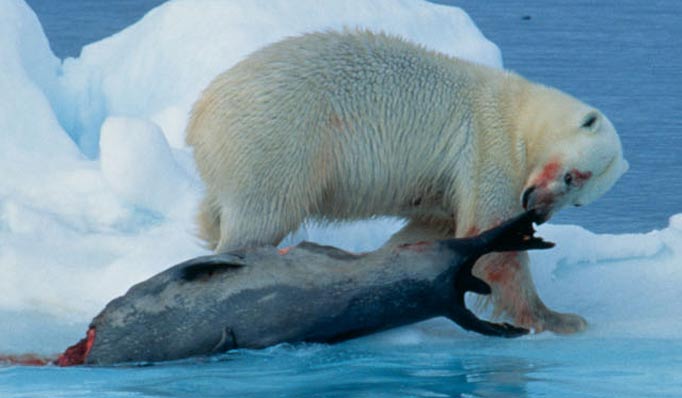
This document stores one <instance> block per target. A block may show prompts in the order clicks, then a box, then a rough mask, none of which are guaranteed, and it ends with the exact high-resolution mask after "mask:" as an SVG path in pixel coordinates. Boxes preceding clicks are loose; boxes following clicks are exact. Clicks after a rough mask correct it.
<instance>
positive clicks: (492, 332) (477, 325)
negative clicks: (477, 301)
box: [449, 307, 529, 337]
mask: <svg viewBox="0 0 682 398" xmlns="http://www.w3.org/2000/svg"><path fill="white" fill-rule="evenodd" d="M449 318H450V319H451V320H452V321H453V322H455V323H456V324H458V325H459V326H461V327H462V328H463V329H466V330H470V331H472V332H476V333H480V334H483V335H486V336H497V337H519V336H523V335H524V334H528V332H529V330H528V329H524V328H519V327H516V326H514V325H510V324H508V323H493V322H488V321H484V320H482V319H479V318H478V317H477V316H476V315H474V313H473V312H471V311H469V310H468V309H466V308H464V307H459V308H458V310H456V311H453V312H452V313H451V314H450V316H449Z"/></svg>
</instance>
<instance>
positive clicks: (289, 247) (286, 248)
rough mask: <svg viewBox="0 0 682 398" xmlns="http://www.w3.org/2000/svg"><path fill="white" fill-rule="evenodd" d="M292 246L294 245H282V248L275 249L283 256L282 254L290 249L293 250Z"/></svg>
mask: <svg viewBox="0 0 682 398" xmlns="http://www.w3.org/2000/svg"><path fill="white" fill-rule="evenodd" d="M294 247H295V246H287V247H283V248H281V249H279V250H277V253H279V254H280V255H281V256H283V255H285V254H287V253H289V252H290V251H291V250H293V248H294Z"/></svg>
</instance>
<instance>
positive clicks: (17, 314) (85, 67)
mask: <svg viewBox="0 0 682 398" xmlns="http://www.w3.org/2000/svg"><path fill="white" fill-rule="evenodd" d="M341 26H350V27H353V26H359V27H369V28H372V29H375V30H378V29H381V30H384V31H386V32H390V33H394V34H400V35H403V36H406V37H408V38H411V39H412V40H414V41H417V42H420V43H423V44H425V45H427V46H428V47H431V48H435V49H437V50H440V51H443V52H445V53H449V54H455V55H459V56H462V57H465V58H468V59H470V60H473V61H476V62H481V63H485V64H488V65H492V66H498V67H499V66H501V59H500V54H499V51H498V50H497V48H496V47H495V46H494V45H493V44H492V43H490V42H488V41H487V40H485V38H484V37H483V36H482V35H481V33H480V32H479V31H478V30H477V29H476V27H475V25H474V24H473V23H472V22H471V20H470V19H469V18H468V16H467V15H466V14H465V13H464V12H462V11H461V10H459V9H456V8H452V7H444V6H438V5H434V4H429V3H425V2H419V1H408V0H377V1H371V2H356V1H350V0H348V1H342V0H337V1H328V2H317V1H315V0H302V1H297V2H288V1H287V2H285V1H284V0H280V1H267V2H265V1H250V0H242V1H230V2H202V3H200V4H198V3H197V2H195V1H190V0H184V1H183V0H176V1H171V2H169V3H166V4H164V5H162V6H160V7H158V8H157V9H155V10H153V11H151V12H150V13H149V14H148V15H147V16H145V17H144V18H143V19H142V20H141V21H139V22H138V23H136V24H135V25H133V26H131V27H129V28H127V29H125V30H123V31H122V32H119V33H118V34H115V35H113V36H111V37H109V38H107V39H105V40H102V41H100V42H97V43H93V44H91V45H89V46H86V47H85V48H84V49H83V52H82V55H81V57H80V58H77V59H67V60H65V61H64V62H63V63H61V64H60V62H59V60H58V59H56V58H55V56H54V55H53V54H52V53H51V52H50V49H49V46H48V43H47V40H46V38H45V35H44V33H43V31H42V28H41V26H40V25H39V23H38V21H37V19H36V17H35V15H34V14H33V12H32V11H31V10H30V9H29V8H28V7H27V6H26V5H25V4H24V3H23V2H21V1H20V0H10V1H2V2H0V59H2V60H3V62H2V63H0V105H1V106H0V134H2V135H3V139H2V140H0V170H2V178H1V179H0V274H1V275H2V278H0V292H2V298H1V299H0V352H3V353H4V352H24V351H40V352H52V351H59V350H61V349H63V348H64V347H65V346H66V345H68V344H71V343H73V342H74V341H76V339H78V338H79V337H80V335H81V334H82V332H83V331H84V330H85V325H86V323H87V322H88V321H89V319H90V318H91V317H92V316H94V315H95V314H96V313H97V312H98V311H99V310H100V309H101V308H102V307H103V305H104V304H105V303H106V302H107V301H109V300H110V299H112V298H113V297H115V296H117V295H119V294H122V293H123V292H125V290H126V289H127V288H128V287H129V286H130V285H132V284H133V283H135V282H138V281H140V280H143V279H145V278H147V277H149V276H151V275H152V274H154V273H156V272H159V271H161V270H163V269H164V268H166V267H168V266H170V265H172V264H175V263H177V262H180V261H182V260H183V259H186V258H189V257H193V256H197V255H201V254H205V253H206V251H205V250H204V249H202V247H201V245H200V243H199V242H198V240H197V239H195V238H194V235H193V233H194V231H193V222H192V218H193V214H194V207H195V206H196V204H197V202H198V199H199V192H200V190H201V184H200V182H199V180H198V179H197V177H196V171H195V170H194V167H193V164H192V161H191V154H190V153H189V151H188V150H187V148H185V146H184V143H183V135H184V134H183V130H184V125H185V123H186V121H187V114H188V112H189V109H190V106H191V103H192V101H193V100H194V99H195V98H196V97H197V96H198V94H199V92H200V90H201V89H202V88H203V87H204V86H205V85H206V84H207V83H208V82H209V81H210V80H211V79H212V78H213V77H214V76H215V75H216V74H217V73H219V72H221V71H222V70H224V69H226V68H228V67H229V66H230V65H232V64H234V63H235V62H237V61H238V60H239V59H241V58H242V57H244V56H245V55H246V54H248V53H249V52H251V51H253V50H255V49H256V48H258V47H259V46H262V45H263V44H266V43H268V42H272V41H275V40H277V39H279V38H282V37H284V36H287V35H293V34H297V33H301V32H306V31H312V30H321V29H329V28H340V27H341ZM400 226H401V222H400V221H398V220H393V219H382V220H374V221H367V222H361V223H353V224H347V225H342V226H338V227H335V228H325V227H320V226H314V225H313V226H309V227H308V228H306V229H303V230H301V231H299V232H297V233H296V234H294V235H293V236H291V237H290V238H289V239H288V241H287V242H286V243H285V244H293V243H296V242H297V241H299V240H301V239H304V238H305V239H310V240H314V241H319V242H322V243H327V244H334V245H338V246H340V247H344V248H346V249H349V250H354V251H366V250H371V249H374V248H376V247H378V246H379V245H381V243H383V241H384V240H385V239H386V238H387V237H388V236H390V235H391V234H392V233H393V232H395V231H396V230H398V229H399V228H400ZM541 231H542V233H543V234H545V235H546V236H547V237H548V238H550V239H553V240H555V241H557V243H558V244H559V246H558V248H557V249H555V250H553V251H550V252H543V253H535V254H533V257H534V260H535V261H534V268H533V272H534V274H535V278H536V281H537V284H538V289H539V290H540V292H541V295H542V296H543V298H545V299H546V300H547V302H548V304H550V305H551V306H553V307H555V308H557V309H563V310H566V311H569V310H570V311H576V312H579V313H582V314H584V315H585V316H587V317H588V318H589V319H590V320H591V321H592V324H593V325H594V326H593V329H592V331H591V333H613V332H618V333H625V332H627V333H634V334H637V335H650V336H679V335H681V334H682V328H681V327H680V326H682V325H680V324H679V323H680V322H679V321H678V320H675V318H674V317H673V316H672V315H671V314H672V313H673V312H674V311H675V310H676V309H675V308H674V304H672V303H676V302H679V300H680V298H681V297H680V294H679V293H677V289H676V287H677V286H679V285H680V284H681V283H680V282H682V275H680V273H681V271H680V267H679V264H680V263H681V261H680V260H681V259H682V253H681V251H682V215H678V216H675V217H673V218H672V219H671V225H670V227H668V228H666V229H665V230H662V231H655V232H651V233H648V234H633V235H618V236H609V235H594V234H591V233H590V232H588V231H585V230H584V229H582V228H580V227H575V226H552V225H549V226H545V227H543V228H542V230H541ZM676 300H677V301H676ZM451 330H452V329H451Z"/></svg>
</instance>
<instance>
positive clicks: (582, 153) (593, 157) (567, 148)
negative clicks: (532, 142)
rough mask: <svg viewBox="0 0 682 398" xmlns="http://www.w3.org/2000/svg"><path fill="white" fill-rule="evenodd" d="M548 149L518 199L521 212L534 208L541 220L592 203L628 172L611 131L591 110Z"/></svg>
mask: <svg viewBox="0 0 682 398" xmlns="http://www.w3.org/2000/svg"><path fill="white" fill-rule="evenodd" d="M551 136H552V134H548V138H550V139H551V138H556V137H551ZM563 141H565V142H563ZM548 147H552V148H555V150H554V152H553V153H551V154H548V156H547V157H546V158H545V159H546V160H545V161H543V162H539V164H538V165H537V166H536V167H535V169H534V170H533V171H532V172H531V173H530V175H529V178H528V180H527V182H526V184H525V186H524V187H523V189H522V191H521V197H520V200H521V206H522V207H523V208H524V209H526V210H528V209H533V208H534V209H537V211H538V212H539V213H540V214H541V215H542V216H543V218H544V220H547V219H549V218H550V217H551V216H552V214H553V213H554V212H556V211H557V210H559V209H561V208H562V207H564V206H569V205H573V206H582V205H585V204H588V203H590V202H592V201H594V200H595V199H597V198H598V197H600V196H601V195H603V194H604V193H605V192H606V191H608V190H609V189H610V188H611V187H612V186H613V184H615V182H616V181H617V180H618V179H619V178H620V177H621V176H622V175H623V173H625V172H626V171H627V169H628V163H627V161H626V160H625V159H624V158H623V152H622V148H621V143H620V140H619V139H618V135H617V134H616V130H615V128H614V127H613V125H612V124H611V122H610V121H609V120H608V119H607V118H606V117H605V116H604V115H602V114H601V113H599V112H598V111H595V110H590V111H588V112H587V113H586V114H585V115H584V117H583V119H582V120H581V122H580V124H579V127H578V128H576V130H575V132H573V133H572V134H571V135H569V136H568V137H566V138H565V139H559V140H558V141H554V142H553V144H552V145H549V146H548Z"/></svg>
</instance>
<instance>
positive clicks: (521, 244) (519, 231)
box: [474, 209, 554, 252]
mask: <svg viewBox="0 0 682 398" xmlns="http://www.w3.org/2000/svg"><path fill="white" fill-rule="evenodd" d="M538 217H540V216H539V215H538V214H537V212H536V211H535V210H533V209H531V210H528V211H526V212H525V213H523V214H521V215H519V216H516V217H514V218H512V219H511V220H509V221H507V222H505V223H502V224H501V225H499V226H497V227H495V228H493V229H490V230H488V231H486V232H483V233H482V234H481V235H479V236H478V237H477V238H474V239H478V240H479V241H480V244H481V245H482V246H483V249H484V250H485V251H486V252H505V251H520V250H532V249H549V248H552V247H554V243H552V242H547V241H545V240H543V239H542V238H539V237H536V236H534V234H535V229H534V228H533V222H535V221H537V220H538Z"/></svg>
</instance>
